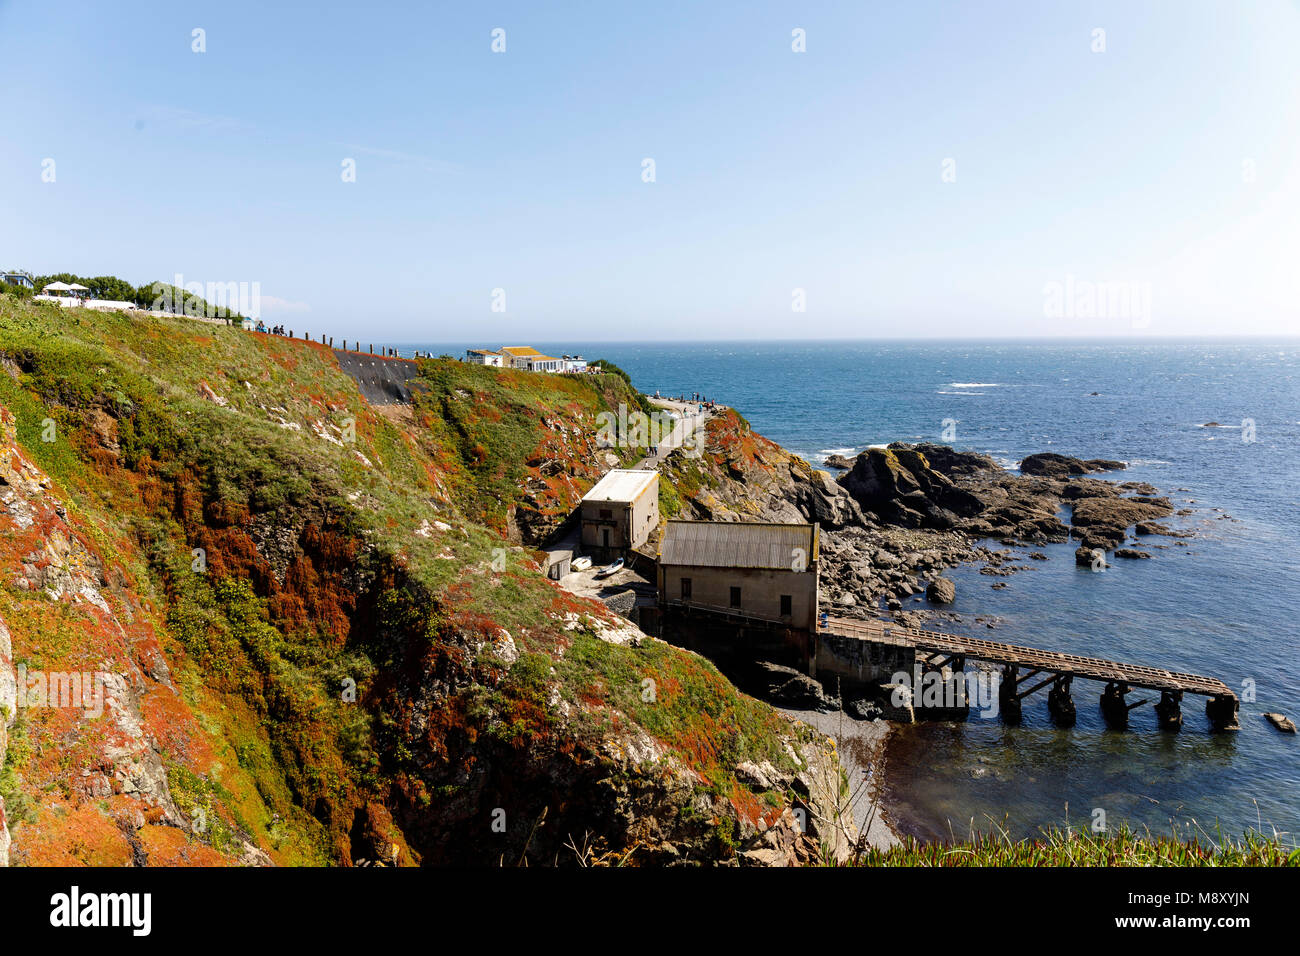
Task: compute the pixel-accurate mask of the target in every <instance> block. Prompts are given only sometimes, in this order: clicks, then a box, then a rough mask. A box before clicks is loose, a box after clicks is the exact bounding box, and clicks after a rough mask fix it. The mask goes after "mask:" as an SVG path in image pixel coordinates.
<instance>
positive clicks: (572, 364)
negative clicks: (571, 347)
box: [560, 355, 587, 372]
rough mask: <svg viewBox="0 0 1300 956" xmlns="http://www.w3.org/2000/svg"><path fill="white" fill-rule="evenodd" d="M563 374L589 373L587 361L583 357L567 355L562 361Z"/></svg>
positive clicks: (561, 369)
mask: <svg viewBox="0 0 1300 956" xmlns="http://www.w3.org/2000/svg"><path fill="white" fill-rule="evenodd" d="M561 362H562V366H561V368H560V371H561V372H585V371H587V360H586V359H584V358H583V357H582V356H581V355H565V356H563V357H562V359H561Z"/></svg>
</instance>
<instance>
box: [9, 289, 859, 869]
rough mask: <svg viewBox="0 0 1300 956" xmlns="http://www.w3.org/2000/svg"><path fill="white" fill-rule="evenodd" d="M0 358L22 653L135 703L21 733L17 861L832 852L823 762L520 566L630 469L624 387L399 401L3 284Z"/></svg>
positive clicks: (251, 340) (279, 346)
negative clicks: (613, 420) (816, 832)
mask: <svg viewBox="0 0 1300 956" xmlns="http://www.w3.org/2000/svg"><path fill="white" fill-rule="evenodd" d="M0 366H2V371H3V374H0V407H2V408H3V411H0V419H2V420H3V429H4V430H3V436H2V437H3V444H2V449H3V451H2V454H3V461H4V463H5V469H6V470H5V471H3V472H0V477H4V485H3V486H2V490H3V491H4V492H5V494H4V495H3V505H4V510H3V513H0V621H2V622H3V626H4V627H5V628H6V630H7V632H8V634H9V635H10V637H11V640H10V644H11V651H10V653H9V654H8V655H4V654H0V665H4V664H6V663H8V664H10V665H12V668H11V670H12V671H16V670H17V668H19V667H22V668H25V669H26V671H27V672H28V673H38V674H39V673H64V672H72V671H80V672H86V673H90V672H95V673H102V674H104V675H107V678H106V680H107V681H108V683H109V684H111V688H110V692H109V694H108V705H107V707H106V710H105V715H104V717H101V718H98V719H96V718H90V717H87V716H85V715H84V714H82V713H80V712H78V711H76V710H75V709H70V708H66V707H64V708H55V707H19V708H16V713H10V714H9V715H8V719H7V721H0V722H4V723H7V724H8V725H9V733H8V738H9V739H8V746H7V747H4V748H3V749H5V750H6V754H5V757H4V763H3V768H4V769H3V775H0V797H3V799H4V802H5V805H6V806H7V808H8V812H7V818H8V827H9V829H10V831H11V834H12V839H13V845H12V848H11V850H10V857H11V859H12V860H13V861H14V862H18V863H29V864H42V863H126V862H135V863H172V862H178V863H186V862H197V863H218V862H233V863H241V862H242V863H267V862H271V863H280V864H332V863H348V862H358V861H361V860H365V861H369V862H375V861H378V862H386V863H392V862H395V863H414V862H421V861H423V862H450V861H457V862H481V863H496V862H500V861H503V860H504V861H509V862H517V861H518V860H520V859H525V858H527V859H533V860H535V861H540V862H554V861H561V862H563V861H565V860H575V859H577V858H579V857H580V856H584V855H586V856H588V857H593V858H594V857H597V856H599V855H600V854H607V855H611V856H613V857H616V858H618V859H622V858H623V856H625V855H626V854H629V853H631V854H632V857H633V859H634V860H640V861H647V862H654V861H676V860H698V861H717V860H726V859H734V858H736V857H737V855H738V854H741V855H743V854H745V853H751V855H752V853H753V852H755V851H756V850H757V849H762V850H764V852H765V854H767V855H763V856H760V857H754V859H755V860H758V859H761V860H763V861H765V862H770V861H772V860H771V854H770V853H767V851H769V850H772V848H773V847H776V848H777V850H779V853H780V854H784V855H783V856H781V859H783V860H784V859H786V858H789V859H793V858H794V857H795V856H796V855H798V854H802V855H803V856H809V855H811V854H813V853H815V852H816V848H815V846H814V845H812V844H811V843H810V842H809V841H807V840H806V839H805V838H803V837H800V836H798V830H797V828H796V827H794V825H793V819H794V818H793V815H792V809H805V810H806V809H807V808H808V807H809V805H814V806H813V807H812V810H813V812H814V815H815V816H816V815H824V814H820V811H818V810H817V809H816V805H818V803H817V802H818V800H819V799H820V800H822V801H823V803H827V804H828V803H833V802H834V800H835V798H836V794H837V792H838V789H839V787H840V782H841V781H840V772H839V770H838V766H837V764H836V763H835V760H834V755H833V751H832V749H831V748H828V746H827V745H826V742H825V741H824V740H820V739H818V738H816V737H815V736H814V735H812V734H811V732H809V731H808V730H807V729H806V728H802V727H798V726H795V725H793V724H791V722H789V721H788V720H786V719H785V718H783V717H781V716H780V715H778V714H777V713H775V712H774V711H772V710H771V709H770V708H768V707H766V706H765V705H762V704H760V703H758V702H757V701H754V700H752V699H749V698H746V697H744V696H742V695H740V694H739V693H737V692H736V691H735V690H734V689H733V688H732V687H731V686H730V685H729V684H728V683H727V682H726V681H725V680H724V679H723V678H722V677H721V676H720V675H719V674H718V673H717V671H716V670H714V669H713V668H712V666H711V665H709V664H708V663H707V662H705V661H703V660H702V659H700V658H698V657H696V656H694V655H691V654H687V653H684V652H681V651H678V650H676V649H674V648H671V647H669V646H667V645H664V644H662V643H660V642H658V641H653V640H650V639H648V638H645V637H644V636H643V635H640V634H639V632H635V631H634V630H633V629H631V628H628V627H627V626H626V624H625V622H621V621H620V620H618V619H616V618H612V617H611V616H610V615H609V614H608V613H607V612H606V611H605V609H604V608H603V607H602V606H600V605H598V604H595V603H591V602H586V601H581V600H577V599H575V598H573V597H572V596H570V595H568V594H567V593H566V592H563V591H561V590H559V589H557V588H556V587H555V586H553V585H552V584H551V583H550V582H548V581H546V580H545V579H544V577H543V576H542V575H541V574H540V573H539V569H538V567H537V564H536V555H535V554H534V552H532V551H530V550H529V549H528V548H527V547H526V546H524V545H523V543H524V542H527V543H531V542H532V541H535V540H536V539H537V538H538V537H539V536H540V535H541V534H542V533H544V531H545V530H546V529H547V528H548V527H552V526H554V524H555V523H556V522H558V520H559V519H560V518H562V517H563V515H564V514H566V513H567V512H568V511H569V510H570V509H571V508H572V506H573V504H574V503H576V501H577V500H578V498H580V497H581V494H582V493H583V492H584V491H585V490H586V488H588V487H590V485H591V483H592V482H593V481H594V480H595V479H596V478H597V477H598V476H599V474H600V473H601V472H602V471H603V470H605V469H606V468H608V467H609V466H610V465H612V464H615V463H616V462H617V461H619V459H617V458H615V457H607V456H610V455H611V452H610V451H608V450H606V449H601V448H599V447H598V443H597V441H596V435H595V432H596V416H597V415H598V414H600V413H601V412H604V411H613V412H616V411H617V406H618V404H619V403H626V404H629V406H631V405H632V404H633V403H636V402H637V401H638V398H637V397H636V396H635V394H634V393H632V392H631V390H630V388H629V387H628V385H627V383H626V382H625V381H624V380H623V379H622V378H620V377H619V376H617V375H612V374H611V375H602V376H593V377H591V378H590V379H584V380H572V379H567V378H563V379H562V378H559V377H543V376H537V375H529V374H527V373H521V372H509V371H504V372H503V371H500V370H492V369H485V368H477V367H471V366H467V365H462V364H460V363H455V362H450V361H446V360H441V361H438V360H433V361H426V362H423V363H422V365H421V369H420V380H419V388H418V389H417V393H418V399H417V402H416V404H415V406H414V407H413V408H411V407H402V408H386V409H375V408H372V407H370V406H368V405H367V404H366V403H365V401H364V400H363V399H362V398H361V397H360V395H359V394H358V392H357V389H356V387H355V384H354V382H353V381H352V379H351V378H349V376H347V375H346V374H344V373H343V372H341V371H340V370H339V368H338V365H337V362H336V361H335V358H334V355H333V353H332V352H331V351H330V350H328V349H325V348H323V347H321V346H318V345H313V344H310V343H306V342H302V341H289V340H285V339H283V338H277V337H267V336H262V335H255V334H251V333H245V332H241V331H238V330H236V329H229V328H222V327H216V326H209V325H200V324H196V323H192V322H189V321H187V320H184V319H176V320H171V319H163V320H158V319H140V318H130V317H127V316H124V315H119V314H112V313H109V314H99V313H88V312H82V311H80V310H67V311H65V310H59V309H57V308H54V307H51V306H45V305H41V304H34V303H30V302H19V301H17V300H15V299H12V298H10V297H7V296H0ZM6 656H7V657H8V658H9V660H8V661H6V660H5V657H6ZM8 709H9V710H14V709H15V708H8ZM0 743H2V742H0ZM742 764H745V765H754V766H763V767H765V768H769V769H770V772H768V771H767V770H765V771H764V773H762V774H759V775H758V776H757V777H755V776H753V775H750V776H738V773H737V767H738V766H740V765H742ZM823 828H825V824H823ZM772 852H776V850H773V851H772Z"/></svg>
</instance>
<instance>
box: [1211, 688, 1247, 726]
mask: <svg viewBox="0 0 1300 956" xmlns="http://www.w3.org/2000/svg"><path fill="white" fill-rule="evenodd" d="M1205 716H1206V717H1209V718H1210V725H1211V726H1212V727H1213V728H1214V729H1215V730H1240V729H1241V725H1240V724H1238V723H1237V697H1236V695H1235V694H1227V695H1223V694H1220V695H1219V696H1218V697H1211V698H1210V699H1209V700H1207V701H1206V702H1205Z"/></svg>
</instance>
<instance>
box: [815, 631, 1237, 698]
mask: <svg viewBox="0 0 1300 956" xmlns="http://www.w3.org/2000/svg"><path fill="white" fill-rule="evenodd" d="M819 630H820V631H822V632H824V633H830V634H839V635H843V636H845V637H857V638H861V639H862V640H864V641H873V642H876V643H879V644H891V645H894V646H896V647H912V648H916V649H917V650H919V651H926V652H930V653H935V654H943V655H950V656H954V657H971V658H976V659H978V660H984V661H990V662H992V663H997V664H1009V665H1013V666H1016V667H1023V668H1029V669H1031V670H1033V671H1035V672H1041V671H1050V672H1053V673H1056V674H1062V675H1068V676H1071V677H1083V678H1087V679H1089V680H1096V681H1106V682H1108V683H1109V682H1111V681H1116V682H1121V683H1125V684H1128V685H1129V686H1131V687H1143V688H1149V689H1151V690H1159V691H1180V692H1185V693H1189V694H1203V695H1205V696H1206V697H1218V698H1224V697H1230V698H1232V699H1233V700H1235V699H1236V695H1235V694H1234V693H1233V692H1232V690H1231V689H1230V688H1229V687H1228V685H1227V684H1225V683H1223V681H1221V680H1216V679H1214V678H1213V677H1202V676H1200V675H1199V674H1184V673H1181V672H1179V671H1171V670H1165V669H1164V668H1161V667H1149V666H1147V665H1145V664H1121V663H1119V662H1117V661H1108V660H1103V659H1101V658H1099V657H1080V656H1079V655H1078V654H1062V653H1059V652H1057V651H1044V650H1039V649H1038V648H1034V647H1021V646H1020V645H1018V644H1004V643H1002V642H1001V641H986V640H983V639H982V638H978V637H962V636H959V635H956V634H944V633H941V632H939V631H925V630H917V629H913V628H907V627H901V626H899V625H897V624H889V623H886V622H884V621H854V620H847V619H844V618H834V617H832V618H829V619H827V620H826V622H825V624H819Z"/></svg>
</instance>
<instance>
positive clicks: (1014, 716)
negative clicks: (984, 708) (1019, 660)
mask: <svg viewBox="0 0 1300 956" xmlns="http://www.w3.org/2000/svg"><path fill="white" fill-rule="evenodd" d="M1019 673H1020V668H1018V667H1017V666H1016V665H1015V664H1004V665H1003V666H1002V684H1001V685H1000V686H999V687H998V703H999V705H1001V710H1002V720H1003V721H1005V722H1006V723H1008V724H1013V725H1014V724H1018V723H1020V697H1019V695H1018V694H1017V693H1016V690H1017V686H1018V685H1019V683H1020V680H1019Z"/></svg>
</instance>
